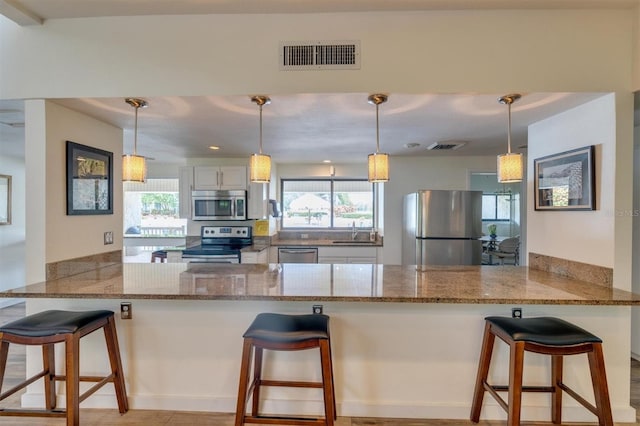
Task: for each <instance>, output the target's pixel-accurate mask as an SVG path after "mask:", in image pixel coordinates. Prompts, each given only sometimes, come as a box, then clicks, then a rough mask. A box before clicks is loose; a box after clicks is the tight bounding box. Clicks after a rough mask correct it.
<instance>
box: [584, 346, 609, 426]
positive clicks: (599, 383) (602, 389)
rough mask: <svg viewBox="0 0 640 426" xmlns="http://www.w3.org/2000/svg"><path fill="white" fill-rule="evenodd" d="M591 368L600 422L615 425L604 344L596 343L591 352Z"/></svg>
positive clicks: (604, 424) (605, 425) (602, 424)
mask: <svg viewBox="0 0 640 426" xmlns="http://www.w3.org/2000/svg"><path fill="white" fill-rule="evenodd" d="M588 357H589V369H590V370H591V382H592V383H593V393H594V395H595V400H596V408H597V410H598V423H599V424H600V426H613V416H612V414H611V401H610V400H609V390H608V389H609V388H608V385H607V374H606V372H605V365H604V355H603V354H602V344H601V343H594V344H593V350H592V351H591V352H589V354H588Z"/></svg>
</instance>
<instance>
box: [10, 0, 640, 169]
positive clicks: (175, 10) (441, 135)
mask: <svg viewBox="0 0 640 426" xmlns="http://www.w3.org/2000/svg"><path fill="white" fill-rule="evenodd" d="M639 1H640V0H393V1H388V0H368V1H366V2H363V0H314V1H303V2H301V1H299V0H295V1H294V0H268V1H267V0H243V1H237V0H91V1H88V0H46V1H45V0H0V14H4V15H5V16H7V17H8V18H10V19H13V20H14V21H16V22H18V23H19V24H21V25H33V24H40V23H42V22H44V21H46V20H47V19H66V18H81V17H106V16H129V15H168V14H212V13H300V12H304V13H315V12H350V11H359V12H360V11H391V10H401V11H402V10H405V11H406V10H437V9H500V8H510V9H542V8H550V9H561V8H604V7H606V8H631V7H635V6H636V5H638V3H639ZM505 94H506V93H493V94H482V95H477V94H456V95H432V94H423V95H408V94H395V93H390V94H389V101H388V102H387V103H386V104H382V105H381V106H380V151H381V152H388V153H389V154H391V155H487V154H488V155H493V154H497V153H501V152H504V151H505V150H506V139H507V107H506V106H505V105H502V104H499V103H498V102H497V98H498V97H499V96H502V95H505ZM268 95H270V96H271V98H272V103H271V104H270V105H267V106H265V107H264V110H263V123H264V126H263V130H264V135H263V151H264V152H265V153H267V154H270V155H271V156H272V157H273V158H274V161H276V162H308V163H317V162H319V161H322V160H331V161H333V162H362V161H364V158H366V155H367V154H369V153H371V152H374V151H375V146H376V139H375V138H376V134H375V126H376V121H375V106H372V105H370V104H369V103H367V97H368V95H369V93H349V94H344V93H342V94H298V95H277V94H268ZM523 95H524V96H523V98H522V99H521V100H520V101H519V102H518V103H516V104H514V106H513V110H512V118H513V132H512V135H513V143H512V147H513V150H514V151H520V152H523V150H524V149H526V148H519V147H522V146H524V145H526V127H527V126H528V125H529V124H531V123H534V122H536V121H539V120H542V119H544V118H547V117H549V116H551V115H555V114H557V113H559V112H561V111H564V110H567V109H569V108H572V107H575V106H577V105H579V104H582V103H584V102H587V101H589V100H591V99H594V98H596V97H598V96H600V95H601V94H591V93H586V94H585V93H583V94H567V93H529V94H523ZM249 98H250V94H247V96H227V97H216V96H207V97H169V98H167V97H162V98H148V99H147V100H148V102H149V107H148V108H146V109H141V110H140V112H139V125H138V149H137V151H138V154H140V155H145V156H149V157H154V158H155V159H156V160H157V161H163V162H164V161H171V162H174V161H176V159H182V158H187V157H210V156H211V157H213V156H218V157H238V156H248V155H249V154H250V153H252V152H256V151H257V150H258V141H259V115H258V114H259V110H258V107H257V105H255V104H253V103H252V102H251V101H250V99H249ZM56 102H58V103H60V104H62V105H64V106H67V107H69V108H71V109H74V110H78V111H81V112H84V113H86V114H88V115H90V116H93V117H96V118H98V119H100V120H103V121H105V122H108V123H111V124H113V125H115V126H118V127H121V128H124V129H125V146H124V149H125V152H127V153H129V152H132V150H133V135H132V133H133V132H132V129H133V121H134V119H133V117H134V110H133V108H131V107H130V106H129V105H128V104H126V103H125V102H124V99H122V98H96V99H59V100H56ZM22 108H23V107H22V103H21V102H16V101H0V123H9V124H0V134H1V135H2V136H3V139H5V137H7V138H8V139H12V138H15V137H16V134H17V135H18V136H19V135H20V132H23V131H24V130H23V129H21V128H20V127H17V126H15V125H13V126H11V125H10V124H11V122H12V121H15V117H14V116H15V115H16V112H15V110H16V109H18V110H22ZM442 141H465V142H466V145H465V146H464V147H463V148H460V149H458V150H456V151H453V152H451V151H445V152H434V151H428V150H426V147H427V146H429V145H430V144H432V143H435V142H442ZM408 143H411V144H414V143H417V144H419V146H418V147H416V148H412V149H409V148H406V147H405V145H406V144H408ZM209 145H217V146H220V147H221V149H220V150H218V151H211V150H209V149H208V146H209ZM3 149H4V148H3Z"/></svg>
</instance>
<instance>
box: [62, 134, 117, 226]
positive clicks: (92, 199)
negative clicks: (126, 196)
mask: <svg viewBox="0 0 640 426" xmlns="http://www.w3.org/2000/svg"><path fill="white" fill-rule="evenodd" d="M66 148H67V215H69V216H71V215H99V214H113V153H112V152H109V151H104V150H102V149H98V148H94V147H91V146H86V145H81V144H79V143H75V142H71V141H67V147H66Z"/></svg>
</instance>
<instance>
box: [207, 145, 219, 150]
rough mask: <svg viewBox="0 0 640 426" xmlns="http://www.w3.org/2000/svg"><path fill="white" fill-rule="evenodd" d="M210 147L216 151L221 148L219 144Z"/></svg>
mask: <svg viewBox="0 0 640 426" xmlns="http://www.w3.org/2000/svg"><path fill="white" fill-rule="evenodd" d="M209 149H212V150H214V151H216V150H218V149H220V147H219V146H215V145H211V146H210V147H209Z"/></svg>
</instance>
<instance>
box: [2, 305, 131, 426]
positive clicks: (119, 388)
mask: <svg viewBox="0 0 640 426" xmlns="http://www.w3.org/2000/svg"><path fill="white" fill-rule="evenodd" d="M100 328H102V329H104V336H105V340H106V344H107V352H108V355H109V363H110V364H111V374H110V375H108V376H106V377H95V376H80V368H79V357H80V338H81V337H84V336H86V335H87V334H89V333H92V332H94V331H96V330H98V329H100ZM62 342H64V344H65V366H66V368H65V370H66V371H65V375H56V372H55V365H56V364H55V359H54V355H55V351H54V344H55V343H62ZM9 343H16V344H20V345H41V346H42V363H43V369H42V371H41V372H40V373H38V374H36V375H34V376H32V377H30V378H28V379H26V380H25V381H24V382H22V383H20V384H19V385H17V386H15V387H13V388H11V389H9V390H8V391H6V392H4V393H1V394H0V401H2V400H4V399H5V398H7V397H8V396H10V395H13V394H14V393H15V392H17V391H19V390H20V389H23V388H25V387H26V386H27V385H29V384H31V383H33V382H35V381H36V380H38V379H40V378H43V379H44V397H45V405H46V409H44V410H32V409H11V410H10V409H2V410H0V416H20V417H25V416H28V417H66V419H67V426H77V425H79V424H80V419H79V414H80V403H81V402H82V401H84V400H85V399H86V398H87V397H88V396H89V395H91V394H93V393H94V392H95V391H96V390H98V389H99V388H101V387H102V386H103V385H105V384H106V383H109V382H112V383H113V385H114V387H115V392H116V399H117V401H118V408H119V410H120V413H123V414H124V413H126V412H127V411H128V410H129V406H128V402H127V393H126V389H125V385H124V375H123V372H122V363H121V361H120V349H119V348H118V337H117V335H116V327H115V321H114V316H113V312H112V311H107V310H99V311H86V312H71V311H53V310H52V311H44V312H40V313H37V314H34V315H29V316H26V317H24V318H21V319H19V320H17V321H13V322H11V323H9V324H5V325H3V326H2V327H0V391H1V386H2V382H3V379H4V372H5V369H6V366H7V355H8V352H9ZM61 380H63V381H65V382H66V408H65V409H64V410H62V409H56V391H55V382H56V381H61ZM83 381H86V382H97V383H96V384H95V385H94V386H93V387H91V388H90V389H88V390H87V391H86V392H84V393H83V394H80V382H83Z"/></svg>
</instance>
